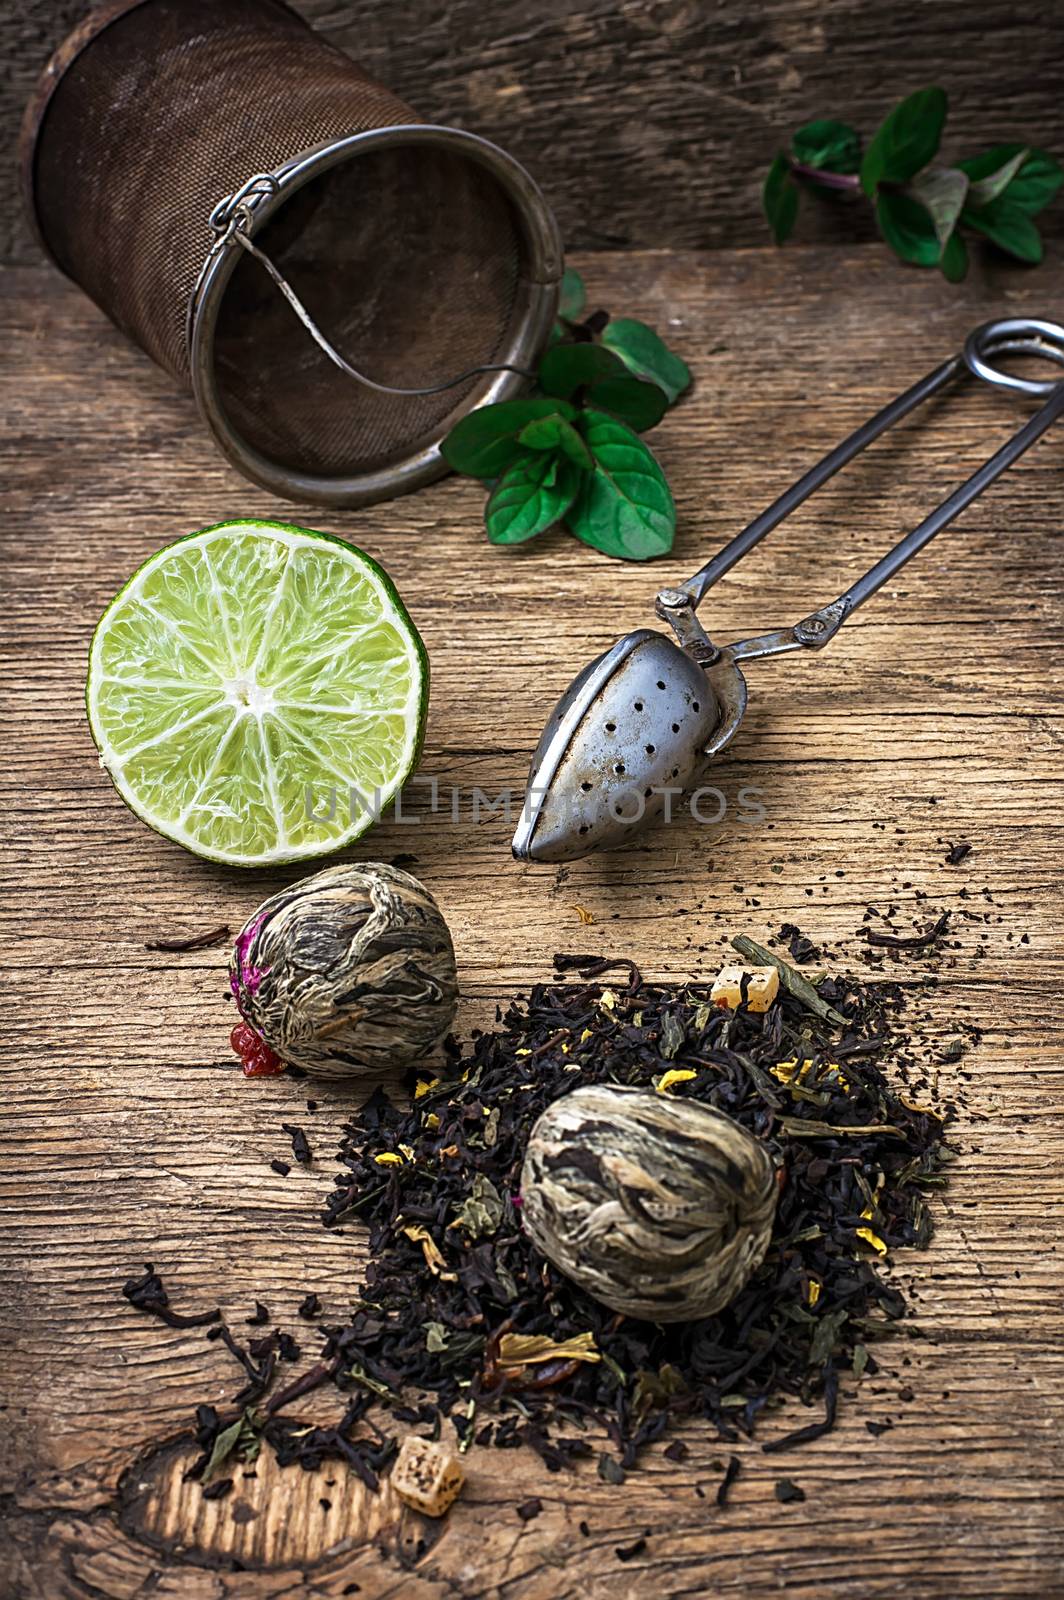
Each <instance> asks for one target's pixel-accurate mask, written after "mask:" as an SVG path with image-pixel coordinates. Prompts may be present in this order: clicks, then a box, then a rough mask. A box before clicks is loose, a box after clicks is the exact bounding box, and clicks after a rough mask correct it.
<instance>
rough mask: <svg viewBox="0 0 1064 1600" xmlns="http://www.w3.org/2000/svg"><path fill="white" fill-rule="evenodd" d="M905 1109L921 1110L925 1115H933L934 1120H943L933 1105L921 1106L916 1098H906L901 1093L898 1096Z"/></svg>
mask: <svg viewBox="0 0 1064 1600" xmlns="http://www.w3.org/2000/svg"><path fill="white" fill-rule="evenodd" d="M898 1099H899V1100H900V1101H901V1103H902V1105H903V1106H904V1107H905V1109H906V1111H922V1112H923V1114H924V1116H925V1117H934V1119H935V1121H936V1122H945V1120H946V1119H945V1117H944V1116H943V1115H942V1113H941V1111H936V1110H935V1108H934V1106H922V1105H920V1103H919V1102H918V1101H916V1100H907V1099H906V1097H905V1096H904V1095H903V1094H900V1095H899V1096H898Z"/></svg>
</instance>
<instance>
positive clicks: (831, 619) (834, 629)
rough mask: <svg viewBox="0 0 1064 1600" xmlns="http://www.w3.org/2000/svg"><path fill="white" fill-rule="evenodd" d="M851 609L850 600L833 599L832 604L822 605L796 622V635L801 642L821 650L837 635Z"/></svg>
mask: <svg viewBox="0 0 1064 1600" xmlns="http://www.w3.org/2000/svg"><path fill="white" fill-rule="evenodd" d="M851 610H852V607H851V605H850V603H849V601H848V600H833V601H832V602H831V604H830V605H828V606H821V608H820V610H819V611H814V612H812V614H811V615H810V616H808V617H804V618H803V619H802V621H801V622H798V623H796V624H795V628H794V637H795V638H796V639H797V641H798V643H799V644H804V645H807V646H808V647H809V648H810V649H812V650H819V648H820V646H821V645H824V644H827V642H828V640H829V639H833V638H834V637H835V635H836V634H837V633H838V631H839V629H840V628H841V627H842V625H843V623H844V622H845V621H846V618H847V616H848V615H849V613H850V611H851Z"/></svg>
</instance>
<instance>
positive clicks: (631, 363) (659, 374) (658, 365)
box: [602, 317, 691, 427]
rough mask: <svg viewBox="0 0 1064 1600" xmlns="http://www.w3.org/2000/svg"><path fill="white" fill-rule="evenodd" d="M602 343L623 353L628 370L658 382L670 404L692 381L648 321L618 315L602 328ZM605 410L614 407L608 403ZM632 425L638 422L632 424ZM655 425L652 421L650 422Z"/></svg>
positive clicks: (685, 364)
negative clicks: (638, 320)
mask: <svg viewBox="0 0 1064 1600" xmlns="http://www.w3.org/2000/svg"><path fill="white" fill-rule="evenodd" d="M602 343H603V344H604V345H605V347H606V349H607V350H612V351H613V353H614V355H617V356H620V358H621V360H622V361H623V362H624V364H625V366H626V367H627V368H628V370H629V372H632V373H634V374H635V376H636V377H637V378H642V379H643V380H644V382H646V383H656V384H657V386H658V388H659V389H662V390H663V391H664V393H665V396H666V398H667V400H668V402H669V404H670V405H671V406H672V405H675V404H676V402H677V400H678V399H679V398H680V396H681V395H682V394H683V392H684V390H685V389H686V388H687V387H688V386H689V384H690V382H691V372H690V368H689V367H688V366H687V363H686V362H685V361H681V360H680V358H679V356H678V355H675V354H674V353H673V352H672V351H671V350H670V349H669V347H668V345H667V344H666V343H665V341H664V340H663V339H662V338H660V337H659V335H658V334H656V333H655V332H654V329H653V328H649V327H648V326H647V324H646V323H645V322H636V321H635V320H634V318H632V317H619V318H618V319H617V321H616V322H609V323H607V324H606V326H605V328H603V330H602ZM604 409H605V410H607V411H609V410H610V409H611V408H610V407H609V406H606V407H605V408H604ZM633 426H636V424H634V423H633ZM647 426H651V427H652V426H653V424H652V423H651V424H647Z"/></svg>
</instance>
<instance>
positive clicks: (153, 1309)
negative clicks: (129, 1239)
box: [122, 1261, 222, 1328]
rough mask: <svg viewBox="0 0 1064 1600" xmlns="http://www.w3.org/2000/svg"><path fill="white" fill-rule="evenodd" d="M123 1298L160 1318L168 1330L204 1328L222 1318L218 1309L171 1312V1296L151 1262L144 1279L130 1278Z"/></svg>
mask: <svg viewBox="0 0 1064 1600" xmlns="http://www.w3.org/2000/svg"><path fill="white" fill-rule="evenodd" d="M122 1297H123V1299H125V1300H128V1301H129V1303H130V1305H131V1306H136V1308H137V1310H138V1311H148V1312H150V1313H151V1315H152V1316H153V1317H158V1318H159V1320H160V1322H165V1323H166V1325H167V1327H168V1328H203V1327H206V1326H207V1324H208V1323H211V1322H219V1321H220V1320H221V1316H222V1313H221V1312H220V1311H219V1310H218V1309H217V1307H215V1309H214V1310H213V1311H199V1312H194V1313H192V1314H191V1315H184V1314H182V1313H181V1312H179V1311H173V1310H171V1308H170V1296H169V1295H168V1294H167V1292H166V1289H165V1287H164V1286H163V1280H162V1279H161V1278H160V1276H159V1274H158V1273H157V1272H156V1270H155V1268H154V1267H153V1266H152V1264H151V1262H150V1261H146V1262H145V1263H144V1276H143V1277H142V1278H130V1279H129V1281H128V1282H127V1283H126V1284H124V1285H123V1288H122Z"/></svg>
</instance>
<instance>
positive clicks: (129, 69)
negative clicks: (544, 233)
mask: <svg viewBox="0 0 1064 1600" xmlns="http://www.w3.org/2000/svg"><path fill="white" fill-rule="evenodd" d="M50 94H51V97H50V99H47V101H46V109H44V111H43V114H42V116H41V120H40V124H39V129H37V130H36V136H35V142H34V143H33V145H32V149H33V156H32V177H31V189H32V209H33V212H34V214H35V217H36V220H37V223H38V225H39V228H40V232H41V235H42V238H43V239H44V241H45V243H46V245H47V247H48V248H49V249H50V251H51V252H52V254H53V255H54V257H55V258H56V260H57V261H58V263H59V265H60V266H61V267H62V268H63V270H64V271H65V272H67V274H68V275H69V276H70V277H71V278H73V279H74V280H75V281H76V282H77V283H80V284H81V285H82V287H83V288H84V289H85V290H86V291H87V292H88V293H89V294H90V295H91V296H92V297H93V299H94V300H96V302H97V304H99V305H100V306H101V307H102V308H103V309H104V310H105V311H106V312H107V314H108V315H109V316H110V317H111V318H112V319H113V321H115V322H116V323H117V324H118V326H119V327H120V328H122V329H123V331H124V332H126V333H127V334H128V335H129V336H130V337H131V338H133V339H135V340H136V342H137V343H138V344H139V345H140V346H141V347H142V348H143V349H144V350H146V351H147V352H148V354H149V355H151V356H152V357H153V358H154V359H155V360H156V361H158V362H159V363H160V365H162V366H163V367H165V368H166V369H167V370H168V371H169V372H171V373H172V374H173V375H174V376H175V377H177V378H179V379H180V380H181V381H183V382H185V383H188V382H189V381H190V371H189V354H188V349H187V345H186V317H187V311H188V306H189V300H190V297H191V296H192V294H193V292H194V290H195V286H196V283H197V280H198V279H199V276H200V272H201V270H202V268H203V264H204V261H205V260H206V259H207V256H208V253H209V251H210V249H211V246H212V244H213V243H214V235H213V233H212V231H211V227H210V216H211V212H212V210H213V208H214V207H215V206H216V204H217V203H218V202H219V201H220V200H222V199H223V198H224V197H225V196H227V195H231V194H233V193H235V192H236V191H237V190H239V189H240V188H241V186H242V185H243V184H244V183H245V182H246V181H247V180H248V179H249V178H250V177H252V176H253V175H254V174H255V173H258V172H269V171H276V170H278V169H279V168H281V167H282V166H283V165H284V164H285V163H289V162H292V161H294V160H295V159H296V158H298V157H300V156H303V155H304V154H306V153H307V152H309V151H313V150H317V149H319V148H320V147H322V146H323V145H330V144H335V143H336V142H337V141H339V140H342V139H345V138H348V137H350V136H351V135H353V134H359V133H366V132H369V131H370V130H378V129H382V128H389V127H390V128H395V127H396V126H399V125H409V124H414V123H416V122H418V120H419V119H418V118H417V116H416V115H415V113H414V112H412V111H411V110H410V108H409V107H408V106H406V105H404V104H403V102H402V101H401V100H399V99H397V98H396V96H394V95H393V94H391V92H390V91H389V90H387V89H385V88H383V87H382V86H381V85H379V84H376V83H374V82H373V81H372V80H370V79H369V78H367V77H366V75H365V74H364V73H363V72H361V71H360V69H359V68H358V67H357V66H356V65H355V63H354V62H353V61H351V60H350V59H349V58H348V57H347V56H345V55H343V54H341V53H340V52H339V51H337V50H335V49H333V48H332V47H331V46H330V45H328V44H327V43H325V41H324V40H322V39H321V38H320V37H318V36H316V35H315V34H314V33H312V32H311V31H310V30H309V29H308V28H307V26H306V25H305V23H303V21H302V20H301V19H300V18H299V17H298V16H296V15H295V14H294V13H293V12H291V11H290V10H289V9H288V8H287V7H286V6H284V5H282V4H280V3H279V0H109V9H108V12H107V14H106V16H105V17H104V19H103V21H101V22H98V23H97V24H96V25H95V26H94V28H93V29H90V36H89V38H88V42H87V43H86V42H84V41H82V43H81V48H80V53H77V52H76V51H75V52H74V53H72V55H71V57H70V59H69V60H66V61H64V62H63V63H62V65H61V68H60V69H59V71H58V73H57V74H54V75H53V82H52V85H51V87H50ZM518 221H519V219H518V218H517V217H516V216H515V214H514V212H513V211H512V208H511V204H510V201H509V199H508V198H507V197H506V194H505V192H504V190H503V188H502V185H501V184H500V183H499V182H498V180H497V179H496V178H494V177H493V176H492V175H491V174H490V173H489V171H488V170H487V168H485V167H482V166H480V165H479V164H477V163H475V162H474V161H473V160H471V159H467V158H465V157H464V156H463V155H462V154H461V153H460V152H456V151H454V150H453V149H445V148H433V147H431V145H428V146H427V145H425V144H424V143H423V144H421V145H417V144H410V145H407V146H402V145H400V146H394V147H393V146H391V145H389V146H387V147H383V146H382V147H380V148H377V149H373V150H367V151H364V152H362V153H361V154H358V155H352V156H351V158H350V159H349V160H344V161H343V162H341V163H340V164H338V165H336V166H333V167H331V168H330V169H328V170H326V171H322V172H321V173H320V174H319V175H318V176H316V177H314V178H313V179H311V180H310V181H309V182H307V183H305V184H304V185H303V187H302V188H299V187H297V186H296V184H294V183H293V185H292V192H291V194H290V196H289V198H288V199H286V200H285V201H284V202H283V203H282V204H280V205H279V207H278V209H277V210H276V211H275V212H274V213H273V215H272V216H271V218H270V220H269V222H268V224H266V225H265V226H264V227H263V228H262V229H261V231H260V233H259V234H257V235H256V243H257V244H259V245H261V246H262V247H263V248H264V249H265V250H266V251H267V252H268V253H269V254H271V255H272V256H273V258H274V259H275V261H276V263H277V265H278V267H279V268H280V270H281V271H282V272H283V273H284V274H285V276H286V277H288V278H289V279H290V281H291V283H292V285H293V287H294V289H295V291H296V293H297V294H298V295H299V296H300V298H301V299H302V300H303V301H304V303H305V304H306V306H307V308H308V310H309V311H310V313H311V315H312V316H313V317H314V318H315V320H316V321H317V322H318V325H319V326H320V328H321V329H322V331H323V333H324V334H325V336H326V337H327V338H328V339H329V340H331V342H332V343H333V344H334V345H335V346H336V347H337V348H338V349H339V350H340V351H341V353H342V354H343V355H344V356H346V358H347V359H348V360H349V361H350V362H352V363H353V364H354V365H355V366H357V367H359V368H360V369H361V370H364V371H365V372H367V373H368V374H369V376H371V377H373V378H375V379H377V380H378V381H379V382H382V383H385V384H393V385H398V386H401V387H403V386H409V387H413V386H424V385H429V384H432V383H433V382H439V381H441V380H443V379H446V378H449V377H453V376H454V375H455V374H456V373H459V372H462V371H464V370H465V369H466V368H468V367H471V366H476V365H479V364H482V363H490V362H491V360H492V358H493V357H495V356H496V354H497V352H499V351H500V349H502V348H504V347H507V346H509V345H510V344H511V343H512V336H513V332H514V324H515V322H519V321H520V317H521V314H522V313H521V310H520V307H519V304H518V302H519V299H520V291H521V283H522V273H523V267H524V266H525V257H526V255H527V251H526V250H525V249H524V248H523V245H522V237H523V236H522V234H521V232H520V228H519V226H518ZM216 331H217V342H216V347H215V351H214V358H215V365H214V372H215V377H216V380H217V386H218V391H219V395H218V397H219V400H220V403H221V407H222V409H223V410H224V412H225V415H226V418H227V420H228V422H229V424H230V425H231V427H232V428H233V429H234V430H235V432H236V433H237V434H238V435H240V436H241V438H242V439H243V440H244V441H246V443H247V444H248V445H250V446H251V447H252V449H253V450H255V451H257V452H258V453H259V454H260V455H262V456H265V457H266V458H267V459H268V460H272V461H275V462H277V463H278V464H279V465H280V466H281V467H283V468H286V469H298V470H300V471H303V472H306V473H316V474H321V475H325V476H329V475H331V474H336V475H337V476H339V477H342V476H345V475H349V474H354V473H359V472H362V471H364V470H371V469H372V468H373V467H374V466H377V465H381V464H384V463H387V462H388V461H389V460H390V459H391V460H395V459H399V458H402V457H406V456H408V455H410V454H411V453H412V452H414V451H416V450H417V449H418V448H419V447H420V446H421V445H422V444H423V443H425V442H429V441H431V438H432V436H433V434H434V432H435V433H436V434H438V433H439V432H440V427H439V424H440V423H441V422H442V421H444V420H445V419H447V418H448V417H449V416H450V415H451V414H452V413H456V412H458V411H459V410H460V408H461V406H462V401H463V398H465V397H468V395H469V394H470V392H471V391H472V389H473V388H474V385H475V383H476V380H471V382H470V383H469V384H467V385H466V386H464V387H463V388H455V389H452V390H449V391H448V392H447V393H446V394H443V395H440V396H435V397H432V398H417V399H407V398H399V397H395V398H392V397H384V396H380V395H377V394H374V393H372V392H371V391H367V390H365V389H362V388H360V387H359V386H358V385H356V384H355V383H354V381H353V380H352V379H351V378H350V377H347V376H345V375H344V374H343V373H341V372H340V371H339V370H338V369H337V368H336V367H334V366H333V365H332V363H330V362H329V361H328V359H327V357H325V356H324V355H323V354H322V353H321V351H320V350H319V349H318V348H317V347H316V346H315V344H314V343H313V341H312V340H311V338H310V336H309V335H308V333H307V332H306V330H305V329H304V328H302V327H301V326H300V324H299V322H298V320H297V319H296V317H295V316H294V314H293V313H292V311H291V309H290V308H289V307H288V306H287V305H286V304H285V302H284V300H283V298H282V296H281V294H280V291H279V290H278V289H277V287H276V285H275V284H273V283H271V282H270V280H269V278H268V276H267V275H266V273H265V271H264V270H263V268H262V267H261V265H260V264H258V263H256V262H254V261H253V260H251V259H249V258H242V259H241V260H240V263H239V266H238V267H237V269H236V271H235V272H234V274H233V277H232V278H231V280H230V282H229V285H228V287H227V288H226V290H225V294H224V299H223V301H222V303H221V306H220V308H219V320H218V324H217V330H216Z"/></svg>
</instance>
